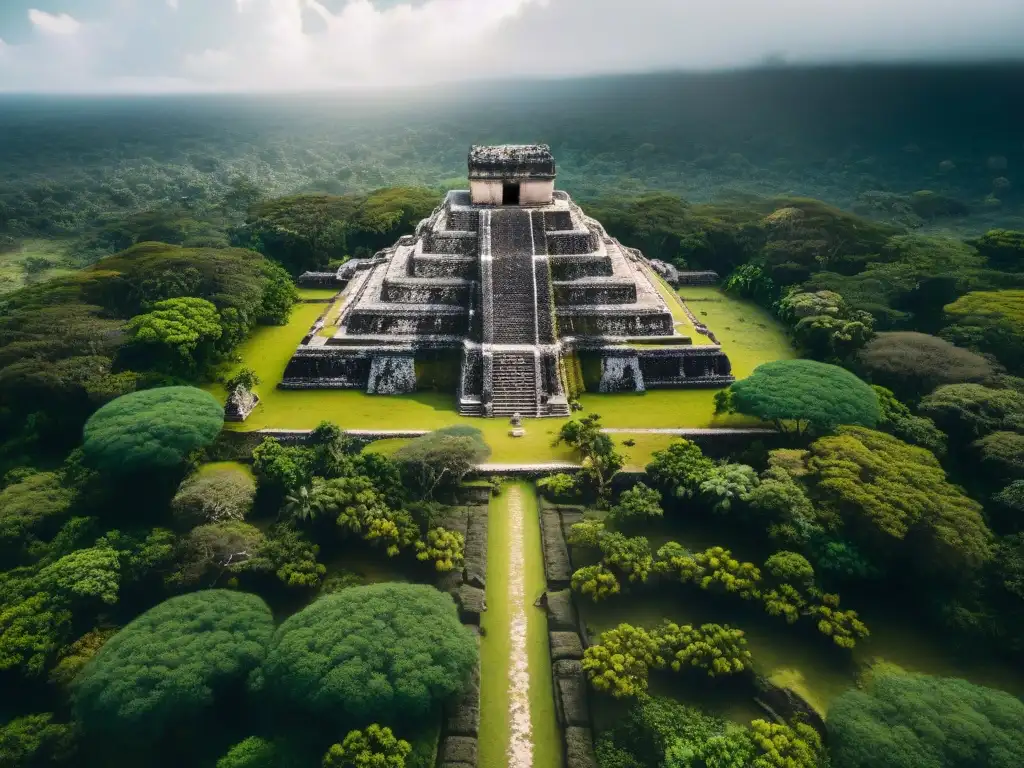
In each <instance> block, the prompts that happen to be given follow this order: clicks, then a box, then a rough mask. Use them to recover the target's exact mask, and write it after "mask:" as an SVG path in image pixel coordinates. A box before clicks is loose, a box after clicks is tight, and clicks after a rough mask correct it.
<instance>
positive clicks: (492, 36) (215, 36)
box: [0, 0, 1024, 91]
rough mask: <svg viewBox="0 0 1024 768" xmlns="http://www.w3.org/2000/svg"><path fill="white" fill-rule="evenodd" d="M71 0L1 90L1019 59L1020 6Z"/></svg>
mask: <svg viewBox="0 0 1024 768" xmlns="http://www.w3.org/2000/svg"><path fill="white" fill-rule="evenodd" d="M38 1H39V0H37V2H38ZM67 1H68V2H69V4H70V2H72V0H67ZM75 1H76V3H77V4H76V5H75V9H76V10H75V15H74V16H72V15H69V13H50V12H46V11H41V10H38V9H35V8H31V7H25V8H24V9H23V13H22V18H23V19H27V21H28V22H29V24H30V29H29V34H27V36H26V37H25V39H24V40H19V41H18V44H13V43H11V42H10V40H11V39H12V38H9V37H6V39H8V41H9V42H8V44H7V45H6V47H3V48H0V51H2V52H3V55H2V56H0V88H6V89H9V90H76V91H79V90H86V91H90V90H91V91H107V90H132V89H138V90H168V89H171V90H201V91H221V90H227V91H236V90H314V89H321V88H333V87H339V86H362V85H365V86H379V85H414V84H418V83H428V82H434V81H447V80H463V79H475V78H493V77H505V76H508V77H515V76H564V75H583V74H598V73H609V72H629V71H643V70H651V69H680V68H687V69H690V68H698V69H699V68H723V67H735V66H746V65H750V64H754V63H757V62H760V61H763V60H764V59H765V58H766V57H769V56H774V57H782V58H785V59H786V60H788V61H791V62H819V61H846V62H852V61H893V60H910V59H933V60H940V59H994V58H1009V57H1015V58H1024V41H1022V38H1021V36H1020V35H1019V34H1018V31H1019V30H1020V29H1024V2H1021V0H973V1H972V2H971V3H965V2H962V0H931V2H929V3H927V4H925V3H922V2H921V0H716V2H710V3H709V2H707V1H706V0H165V2H163V3H160V2H153V1H152V0H149V2H142V0H75ZM2 2H3V3H4V4H7V3H12V4H18V3H20V2H22V0H2ZM0 18H2V17H0ZM79 19H83V21H79ZM0 37H5V29H4V28H3V26H2V22H0Z"/></svg>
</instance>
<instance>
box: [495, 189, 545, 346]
mask: <svg viewBox="0 0 1024 768" xmlns="http://www.w3.org/2000/svg"><path fill="white" fill-rule="evenodd" d="M531 230H532V222H531V219H530V212H529V211H524V210H521V209H506V210H497V211H494V212H493V213H492V214H491V255H492V258H493V263H492V272H491V286H492V293H493V296H494V303H493V308H492V312H493V318H492V326H491V327H492V329H493V330H492V337H491V338H490V339H487V341H488V342H490V343H491V344H536V343H537V323H536V317H537V308H536V296H535V286H534V282H533V281H534V276H533V238H532V232H531Z"/></svg>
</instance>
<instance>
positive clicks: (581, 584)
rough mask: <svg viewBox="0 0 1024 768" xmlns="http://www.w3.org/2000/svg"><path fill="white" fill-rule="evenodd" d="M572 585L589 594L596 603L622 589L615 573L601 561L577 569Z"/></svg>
mask: <svg viewBox="0 0 1024 768" xmlns="http://www.w3.org/2000/svg"><path fill="white" fill-rule="evenodd" d="M571 586H572V589H573V591H574V592H579V593H580V594H581V595H589V597H590V599H591V600H593V601H594V602H595V603H596V602H598V601H599V600H604V599H605V598H606V597H610V596H612V595H617V594H619V592H620V591H621V590H622V587H621V586H620V584H619V580H618V579H617V578H616V576H615V574H614V573H612V572H611V571H610V570H608V569H607V568H606V567H605V566H604V565H603V564H600V563H599V564H597V565H586V566H584V567H582V568H579V569H577V570H576V571H575V572H574V573H573V575H572V583H571Z"/></svg>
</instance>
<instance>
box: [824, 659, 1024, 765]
mask: <svg viewBox="0 0 1024 768" xmlns="http://www.w3.org/2000/svg"><path fill="white" fill-rule="evenodd" d="M1022 722H1024V703H1022V702H1021V700H1020V699H1018V698H1017V697H1015V696H1011V695H1010V694H1008V693H1003V692H1002V691H995V690H992V689H990V688H983V687H981V686H978V685H974V684H972V683H969V682H967V681H966V680H959V679H953V678H944V677H931V676H928V675H919V674H910V673H905V672H903V671H902V670H895V669H884V668H883V669H875V670H873V672H872V674H870V676H869V677H868V679H867V680H866V681H865V685H864V686H863V687H862V688H851V689H850V690H848V691H846V692H845V693H843V694H842V695H840V696H839V697H838V698H836V699H835V700H834V701H833V702H832V704H831V706H830V707H829V717H828V731H829V747H830V750H831V752H832V761H833V765H834V766H835V768H868V766H870V768H912V767H913V768H920V766H934V768H967V767H968V766H976V765H985V766H990V767H991V768H1013V766H1018V765H1021V764H1022V763H1024V731H1022V729H1021V727H1020V725H1021V723H1022Z"/></svg>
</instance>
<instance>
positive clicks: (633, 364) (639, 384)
mask: <svg viewBox="0 0 1024 768" xmlns="http://www.w3.org/2000/svg"><path fill="white" fill-rule="evenodd" d="M598 391H599V392H602V393H604V392H645V391H646V387H645V386H644V374H643V372H642V371H641V370H640V360H639V358H637V357H636V356H635V355H633V356H631V357H613V356H611V355H606V356H605V357H602V358H601V383H600V385H599V386H598Z"/></svg>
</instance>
